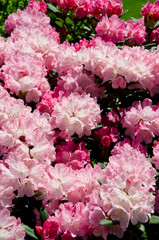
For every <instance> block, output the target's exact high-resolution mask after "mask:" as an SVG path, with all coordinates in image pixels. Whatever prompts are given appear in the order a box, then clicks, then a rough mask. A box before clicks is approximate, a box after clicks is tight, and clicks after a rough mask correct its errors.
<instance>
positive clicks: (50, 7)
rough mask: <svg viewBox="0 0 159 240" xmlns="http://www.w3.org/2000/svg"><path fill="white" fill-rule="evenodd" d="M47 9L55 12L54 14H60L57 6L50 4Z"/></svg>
mask: <svg viewBox="0 0 159 240" xmlns="http://www.w3.org/2000/svg"><path fill="white" fill-rule="evenodd" d="M47 8H48V9H49V10H50V11H52V12H54V13H57V12H59V13H60V11H59V10H58V9H57V8H56V7H55V6H53V5H52V4H50V3H48V4H47Z"/></svg>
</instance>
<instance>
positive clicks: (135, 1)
mask: <svg viewBox="0 0 159 240" xmlns="http://www.w3.org/2000/svg"><path fill="white" fill-rule="evenodd" d="M122 2H123V9H124V10H126V9H127V10H128V11H127V12H126V13H125V14H124V16H123V17H122V18H123V19H124V20H128V19H130V18H131V17H134V18H141V17H142V16H141V14H140V10H141V8H142V7H143V6H144V5H145V3H147V2H148V0H122ZM150 2H151V3H154V2H155V0H151V1H150Z"/></svg>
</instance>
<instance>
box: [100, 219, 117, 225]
mask: <svg viewBox="0 0 159 240" xmlns="http://www.w3.org/2000/svg"><path fill="white" fill-rule="evenodd" d="M99 224H100V225H101V226H110V225H116V224H119V222H118V221H112V220H110V219H102V220H100V222H99Z"/></svg>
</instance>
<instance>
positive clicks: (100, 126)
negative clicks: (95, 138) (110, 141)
mask: <svg viewBox="0 0 159 240" xmlns="http://www.w3.org/2000/svg"><path fill="white" fill-rule="evenodd" d="M99 128H102V124H100V125H96V126H95V128H93V129H92V130H97V129H99Z"/></svg>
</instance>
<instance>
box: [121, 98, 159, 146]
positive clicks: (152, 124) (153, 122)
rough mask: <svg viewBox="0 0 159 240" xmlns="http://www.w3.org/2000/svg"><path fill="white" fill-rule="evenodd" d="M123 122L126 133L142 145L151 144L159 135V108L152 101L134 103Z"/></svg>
mask: <svg viewBox="0 0 159 240" xmlns="http://www.w3.org/2000/svg"><path fill="white" fill-rule="evenodd" d="M121 121H122V125H123V127H124V128H126V131H125V133H126V134H127V135H128V136H130V137H131V138H132V139H137V141H138V142H140V143H141V142H143V141H144V142H146V143H151V142H152V139H153V138H154V137H155V135H157V136H158V135H159V131H158V127H159V126H158V124H159V108H158V106H157V105H153V104H152V101H151V100H150V99H145V100H144V101H143V102H142V103H141V102H133V104H132V107H130V108H128V109H127V110H126V113H125V115H124V117H123V119H122V120H121Z"/></svg>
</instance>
